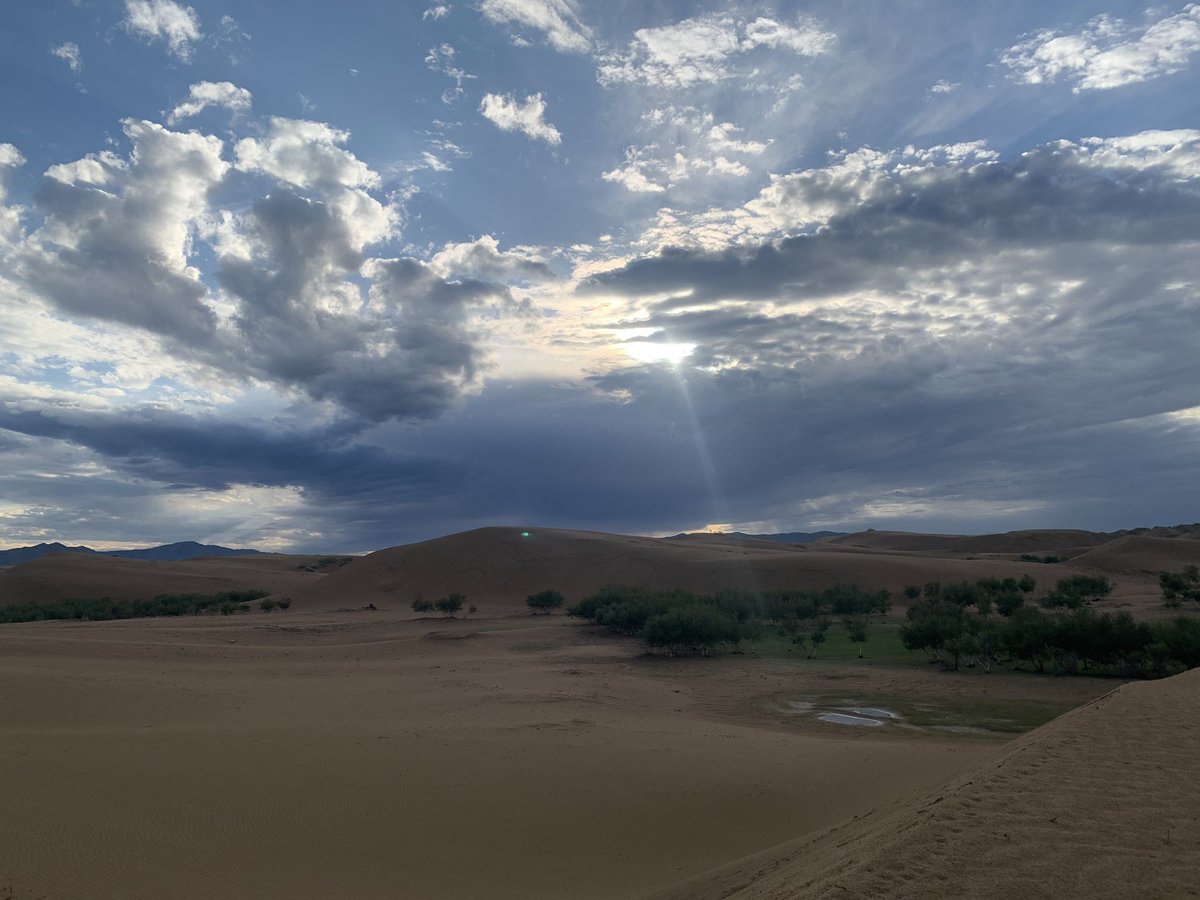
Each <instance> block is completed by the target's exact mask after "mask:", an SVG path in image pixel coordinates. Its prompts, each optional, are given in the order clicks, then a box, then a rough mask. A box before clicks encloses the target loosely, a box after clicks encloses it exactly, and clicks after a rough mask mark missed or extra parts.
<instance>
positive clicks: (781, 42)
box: [597, 15, 836, 88]
mask: <svg viewBox="0 0 1200 900" xmlns="http://www.w3.org/2000/svg"><path fill="white" fill-rule="evenodd" d="M835 43H836V37H835V36H834V35H833V34H831V33H829V32H826V31H823V30H821V28H820V26H819V25H818V24H817V23H816V22H814V21H810V20H801V21H800V22H798V23H797V24H795V25H788V24H785V23H782V22H778V21H776V20H774V19H769V18H766V17H759V18H757V19H755V20H753V21H749V22H747V21H745V20H741V19H737V18H734V17H733V16H730V15H706V16H699V17H697V18H693V19H685V20H683V21H681V22H676V23H675V24H673V25H663V26H660V27H658V28H639V29H638V30H637V31H635V32H634V39H633V41H632V42H630V44H629V46H628V47H627V48H626V49H625V50H624V51H623V52H617V53H611V54H607V55H605V56H604V57H603V58H602V59H601V62H600V65H599V68H598V71H597V74H598V77H599V79H600V83H601V84H604V85H609V86H611V85H615V84H620V83H635V84H647V85H652V86H656V87H662V88H688V87H692V86H695V85H697V84H713V83H717V82H720V81H725V80H727V79H730V78H733V77H734V76H735V75H738V74H743V73H739V71H738V70H737V68H736V66H735V62H736V61H737V59H738V58H739V57H741V56H742V55H745V54H749V53H751V52H752V51H754V50H757V49H760V48H766V49H784V50H789V51H791V52H793V53H797V54H799V55H801V56H820V55H823V54H826V53H829V52H830V51H831V50H832V49H833V46H834V44H835Z"/></svg>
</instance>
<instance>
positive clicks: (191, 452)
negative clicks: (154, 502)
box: [0, 408, 460, 499]
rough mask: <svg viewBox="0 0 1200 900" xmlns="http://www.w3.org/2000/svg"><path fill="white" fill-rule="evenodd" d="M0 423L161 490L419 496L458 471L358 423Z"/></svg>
mask: <svg viewBox="0 0 1200 900" xmlns="http://www.w3.org/2000/svg"><path fill="white" fill-rule="evenodd" d="M0 428H3V429H5V430H7V431H9V432H13V433H16V434H22V435H27V436H30V437H41V438H52V439H55V440H58V441H64V442H68V443H69V444H73V445H77V446H81V447H85V448H88V449H89V450H92V451H94V452H96V453H98V454H99V455H100V456H101V457H102V458H103V459H104V460H105V462H106V464H107V465H109V466H112V467H113V468H116V469H118V470H120V471H122V472H125V473H126V474H128V475H131V476H135V477H137V478H140V479H145V480H147V481H153V482H156V483H158V484H160V485H162V486H164V487H171V488H175V489H179V488H200V489H203V490H210V491H219V490H223V489H225V488H228V487H230V486H231V485H236V484H250V485H264V486H270V487H285V486H295V487H300V488H302V489H303V490H305V491H307V492H309V493H311V494H312V495H313V497H314V498H317V499H319V498H321V497H324V496H327V495H328V496H338V497H343V498H346V497H364V496H370V495H373V494H378V493H381V492H382V493H389V494H391V495H392V496H400V495H404V496H408V497H421V496H425V495H427V494H429V493H430V492H436V491H437V490H440V489H441V488H438V486H439V485H441V486H444V487H446V488H448V487H452V486H453V485H454V483H455V481H456V479H457V478H459V477H460V475H459V473H457V472H456V471H455V469H454V467H453V466H452V465H449V464H447V463H445V462H442V461H438V460H434V459H430V458H428V457H419V456H416V455H413V456H405V455H402V454H399V453H394V452H389V451H387V450H384V449H382V448H380V447H374V446H364V445H361V444H356V443H354V441H353V438H354V436H355V434H356V433H357V426H354V425H348V424H346V423H342V424H335V425H330V426H328V427H325V428H322V429H310V430H301V429H291V428H282V429H281V428H268V427H265V426H263V425H249V424H239V423H236V422H231V421H229V420H228V419H213V418H205V417H194V416H187V415H184V414H180V413H173V412H168V411H164V410H160V409H155V408H147V409H144V410H126V411H122V412H120V413H114V412H82V411H73V410H54V409H44V410H16V409H12V408H4V409H2V410H0Z"/></svg>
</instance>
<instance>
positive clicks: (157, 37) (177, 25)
mask: <svg viewBox="0 0 1200 900" xmlns="http://www.w3.org/2000/svg"><path fill="white" fill-rule="evenodd" d="M124 25H125V28H126V29H127V30H128V31H129V33H130V34H134V35H137V36H139V37H141V38H144V39H145V40H148V41H165V42H166V44H167V48H168V49H169V50H170V51H171V53H173V54H174V55H175V56H177V57H179V59H181V60H182V61H183V62H190V61H191V58H192V44H193V43H194V42H196V41H198V40H200V39H201V38H202V37H203V36H204V34H203V33H202V32H201V31H200V17H199V16H198V15H196V10H194V9H192V7H190V6H184V5H183V4H181V3H176V2H175V0H125V20H124Z"/></svg>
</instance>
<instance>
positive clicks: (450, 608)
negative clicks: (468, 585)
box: [433, 593, 467, 618]
mask: <svg viewBox="0 0 1200 900" xmlns="http://www.w3.org/2000/svg"><path fill="white" fill-rule="evenodd" d="M466 599H467V597H466V595H465V594H458V593H454V594H447V595H446V596H445V597H439V598H438V599H437V600H435V601H434V602H433V607H434V609H436V610H437V611H438V612H443V613H445V614H446V615H448V616H450V617H452V618H453V616H454V614H455V613H457V612H458V611H459V610H460V609H462V608H463V601H464V600H466Z"/></svg>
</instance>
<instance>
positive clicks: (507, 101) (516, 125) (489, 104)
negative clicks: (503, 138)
mask: <svg viewBox="0 0 1200 900" xmlns="http://www.w3.org/2000/svg"><path fill="white" fill-rule="evenodd" d="M479 111H480V112H481V113H482V114H483V117H484V118H485V119H487V120H489V121H490V122H492V123H493V124H495V125H496V127H497V128H499V129H500V130H501V131H519V132H521V133H522V134H523V135H525V136H526V137H528V138H530V139H532V140H535V141H545V142H546V143H547V144H559V143H562V135H561V134H559V131H558V129H557V128H555V127H554V126H553V125H551V124H550V123H549V122H547V121H546V118H545V117H546V101H545V100H543V99H542V95H541V94H530V95H528V96H527V97H526V98H525V99H524V100H518V99H516V98H515V97H513V96H512V95H511V94H485V95H484V97H483V102H482V103H481V104H480V106H479Z"/></svg>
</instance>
